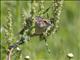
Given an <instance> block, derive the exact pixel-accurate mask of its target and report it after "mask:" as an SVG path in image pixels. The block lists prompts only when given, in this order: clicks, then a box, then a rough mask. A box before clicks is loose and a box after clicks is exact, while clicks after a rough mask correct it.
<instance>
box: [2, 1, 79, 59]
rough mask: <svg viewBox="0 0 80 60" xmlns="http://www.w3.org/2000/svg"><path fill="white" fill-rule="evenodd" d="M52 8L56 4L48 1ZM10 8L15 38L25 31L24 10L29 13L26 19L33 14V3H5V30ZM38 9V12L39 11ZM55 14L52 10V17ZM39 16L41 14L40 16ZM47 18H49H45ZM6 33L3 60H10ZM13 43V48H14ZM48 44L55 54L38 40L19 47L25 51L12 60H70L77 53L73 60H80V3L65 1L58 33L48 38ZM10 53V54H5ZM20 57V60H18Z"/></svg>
mask: <svg viewBox="0 0 80 60" xmlns="http://www.w3.org/2000/svg"><path fill="white" fill-rule="evenodd" d="M51 4H52V1H45V2H44V6H45V9H46V8H48V7H49V6H50V5H51ZM8 8H10V9H11V14H12V19H13V21H12V22H13V26H12V28H13V34H14V35H16V34H17V33H18V32H19V31H20V30H21V29H22V27H23V21H24V20H23V19H22V16H21V14H22V13H23V12H22V9H25V11H26V16H27V17H28V16H29V13H30V10H31V2H30V1H1V29H2V27H3V25H6V24H7V16H8V14H7V12H8ZM36 9H38V8H36ZM51 12H52V10H49V11H48V13H49V16H51ZM36 14H37V13H36ZM44 16H45V17H46V15H44ZM16 40H17V38H15V37H14V41H13V42H15V41H16ZM6 41H7V40H6V36H5V33H4V30H3V29H2V31H1V46H3V47H4V48H3V47H1V60H6V50H7V46H8V44H7V42H6ZM13 42H12V44H13ZM48 44H49V48H50V50H51V54H48V51H47V49H46V47H45V42H44V41H40V40H39V38H38V37H32V38H31V40H30V41H29V42H26V43H25V44H23V45H21V46H19V48H20V49H21V50H22V51H21V54H19V53H18V52H17V53H16V54H15V55H14V56H13V57H12V60H24V57H25V56H27V55H28V56H30V60H68V58H67V56H66V55H67V54H68V53H73V54H74V58H73V59H72V60H80V1H64V4H63V8H62V13H61V16H60V23H59V29H58V32H57V33H55V34H54V35H53V34H52V35H50V36H49V37H48ZM5 49H6V50H5ZM17 56H19V57H17Z"/></svg>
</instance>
